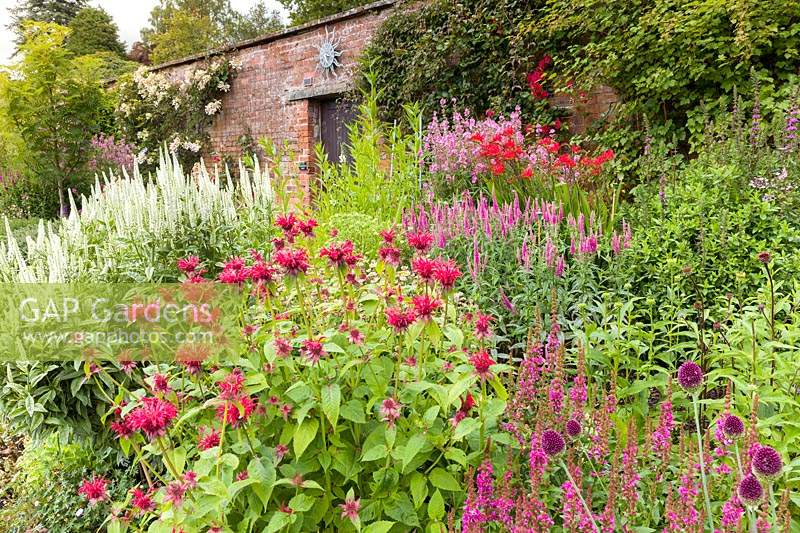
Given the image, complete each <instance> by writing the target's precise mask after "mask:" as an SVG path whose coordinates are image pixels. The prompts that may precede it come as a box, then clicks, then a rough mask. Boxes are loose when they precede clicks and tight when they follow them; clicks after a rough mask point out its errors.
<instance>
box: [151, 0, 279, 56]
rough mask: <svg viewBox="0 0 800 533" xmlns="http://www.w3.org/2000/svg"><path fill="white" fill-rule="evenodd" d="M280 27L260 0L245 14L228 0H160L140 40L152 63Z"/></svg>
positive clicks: (206, 49)
mask: <svg viewBox="0 0 800 533" xmlns="http://www.w3.org/2000/svg"><path fill="white" fill-rule="evenodd" d="M282 26H283V23H282V22H281V19H280V15H279V13H278V12H276V11H271V10H270V9H269V8H267V5H266V3H265V2H264V0H260V1H259V2H257V3H256V4H254V5H253V6H251V8H250V10H249V11H248V12H247V13H240V12H238V11H236V10H234V9H233V8H232V7H231V4H230V0H210V1H209V0H202V1H201V0H161V2H160V3H159V4H158V5H156V6H155V7H154V8H153V10H152V11H151V13H150V26H149V27H148V28H145V29H143V30H142V38H143V39H144V40H145V43H146V44H147V45H148V46H149V48H150V50H151V54H150V59H151V60H152V61H153V62H154V63H164V62H167V61H170V60H173V59H178V58H181V57H186V56H189V55H192V54H198V53H201V52H206V51H208V50H211V49H213V48H218V47H220V46H223V45H226V44H232V43H235V42H238V41H241V40H244V39H251V38H253V37H256V36H258V35H263V34H264V33H268V32H270V31H273V30H276V29H279V28H281V27H282Z"/></svg>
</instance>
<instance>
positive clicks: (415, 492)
mask: <svg viewBox="0 0 800 533" xmlns="http://www.w3.org/2000/svg"><path fill="white" fill-rule="evenodd" d="M409 487H410V488H411V497H412V498H413V499H414V509H419V508H420V506H421V505H422V503H423V502H424V501H425V497H426V496H427V495H428V480H427V479H426V478H425V476H423V475H422V473H421V472H414V473H413V474H411V481H410V482H409Z"/></svg>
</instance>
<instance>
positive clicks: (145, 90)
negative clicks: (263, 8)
mask: <svg viewBox="0 0 800 533" xmlns="http://www.w3.org/2000/svg"><path fill="white" fill-rule="evenodd" d="M239 69H241V64H240V63H238V62H236V61H232V60H230V59H228V58H226V57H217V58H214V59H212V60H210V61H209V62H208V63H206V64H204V65H202V66H199V67H196V68H194V69H193V70H190V71H189V72H188V73H187V74H186V75H185V76H184V77H182V78H175V77H172V76H170V75H168V74H166V73H164V72H160V71H153V70H149V69H148V68H147V67H141V68H140V69H138V70H137V71H136V72H134V73H132V74H130V75H128V76H126V77H125V78H123V79H122V80H121V81H120V83H119V84H118V86H117V88H116V90H117V94H118V102H119V103H118V105H117V109H116V116H117V122H118V124H119V128H120V130H121V131H122V132H123V133H124V135H125V136H126V137H127V138H129V139H136V142H137V145H138V146H139V147H140V148H141V149H142V150H146V151H145V152H144V156H143V157H142V158H140V161H139V163H140V164H142V165H145V166H149V167H153V166H155V165H156V164H157V163H158V159H157V157H158V156H157V154H158V150H159V148H160V147H161V146H162V145H167V146H168V147H169V151H170V152H171V153H172V154H174V155H176V156H177V157H178V158H179V160H180V161H181V163H183V164H184V165H191V164H193V163H195V162H197V161H198V159H199V158H200V155H201V154H202V153H203V152H204V151H205V150H206V149H207V148H208V133H207V129H208V128H209V127H210V126H211V124H212V123H213V121H214V118H215V117H216V116H217V115H219V113H220V112H221V110H222V97H223V95H224V94H225V93H227V92H228V91H230V88H231V82H232V81H233V78H234V77H235V76H236V72H237V71H238V70H239Z"/></svg>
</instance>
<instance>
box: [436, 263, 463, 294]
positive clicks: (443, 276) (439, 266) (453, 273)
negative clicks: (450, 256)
mask: <svg viewBox="0 0 800 533" xmlns="http://www.w3.org/2000/svg"><path fill="white" fill-rule="evenodd" d="M433 277H434V278H435V279H436V281H438V282H439V284H440V285H441V286H442V288H444V289H445V290H447V291H449V290H452V288H453V286H454V285H455V284H456V281H457V280H458V278H460V277H461V271H460V270H459V269H458V267H457V266H456V264H455V263H454V262H453V261H438V262H437V263H436V267H435V269H434V271H433Z"/></svg>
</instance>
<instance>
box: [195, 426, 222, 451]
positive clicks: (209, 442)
mask: <svg viewBox="0 0 800 533" xmlns="http://www.w3.org/2000/svg"><path fill="white" fill-rule="evenodd" d="M204 433H205V431H203V430H202V429H201V431H200V438H199V439H198V441H197V449H198V450H200V451H205V450H210V449H211V448H214V447H215V446H219V438H220V435H219V432H218V431H217V430H215V429H211V430H210V431H209V432H208V433H207V434H204Z"/></svg>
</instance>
